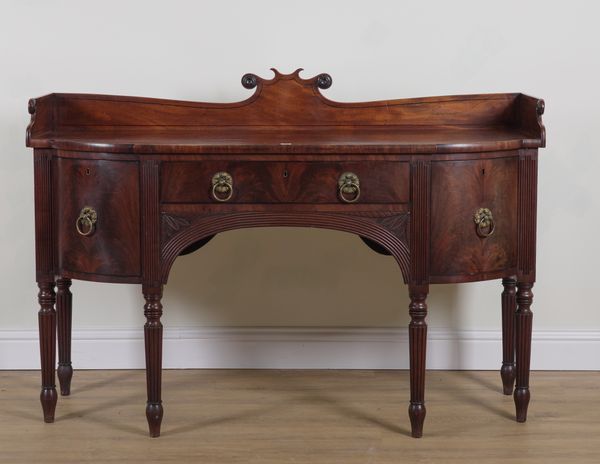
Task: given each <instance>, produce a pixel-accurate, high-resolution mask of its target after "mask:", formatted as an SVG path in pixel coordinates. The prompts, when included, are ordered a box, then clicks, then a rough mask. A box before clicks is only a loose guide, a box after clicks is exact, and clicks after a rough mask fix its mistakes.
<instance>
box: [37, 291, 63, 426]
mask: <svg viewBox="0 0 600 464" xmlns="http://www.w3.org/2000/svg"><path fill="white" fill-rule="evenodd" d="M38 288H39V292H38V301H39V304H40V310H39V312H38V323H39V331H40V358H41V367H42V391H41V393H40V402H41V403H42V410H43V411H44V421H45V422H54V411H55V410H56V401H57V399H58V395H57V393H56V384H55V376H54V369H55V363H56V312H55V310H54V303H55V299H56V298H55V295H54V282H38Z"/></svg>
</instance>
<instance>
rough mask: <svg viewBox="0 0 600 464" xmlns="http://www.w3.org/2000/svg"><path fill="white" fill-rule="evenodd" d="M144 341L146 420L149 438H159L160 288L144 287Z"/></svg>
mask: <svg viewBox="0 0 600 464" xmlns="http://www.w3.org/2000/svg"><path fill="white" fill-rule="evenodd" d="M143 291H144V298H145V299H146V304H145V305H144V315H145V316H146V324H145V325H144V341H145V346H146V388H147V391H148V402H147V403H146V418H147V419H148V426H149V429H150V436H151V437H158V436H160V424H161V421H162V416H163V407H162V401H161V374H162V333H163V328H162V323H161V322H160V317H161V316H162V304H161V301H160V300H161V298H162V287H153V288H147V287H144V290H143Z"/></svg>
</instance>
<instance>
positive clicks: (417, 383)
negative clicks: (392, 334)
mask: <svg viewBox="0 0 600 464" xmlns="http://www.w3.org/2000/svg"><path fill="white" fill-rule="evenodd" d="M427 292H428V289H427V287H415V288H409V293H410V306H409V314H410V324H409V326H408V339H409V345H410V406H409V407H408V416H409V417H410V425H411V428H412V436H413V437H415V438H420V437H421V436H422V435H423V422H424V420H425V351H426V348H427V323H426V322H425V317H426V316H427V303H426V298H427Z"/></svg>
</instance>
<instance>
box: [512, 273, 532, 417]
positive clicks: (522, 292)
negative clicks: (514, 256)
mask: <svg viewBox="0 0 600 464" xmlns="http://www.w3.org/2000/svg"><path fill="white" fill-rule="evenodd" d="M532 287H533V283H531V282H519V283H518V284H517V288H518V290H517V312H516V329H517V350H516V351H517V382H516V386H515V393H514V399H515V406H516V409H517V422H525V421H526V420H527V406H528V405H529V398H530V393H529V362H530V358H531V326H532V320H533V313H532V312H531V303H532V301H533V292H532V291H531V289H532Z"/></svg>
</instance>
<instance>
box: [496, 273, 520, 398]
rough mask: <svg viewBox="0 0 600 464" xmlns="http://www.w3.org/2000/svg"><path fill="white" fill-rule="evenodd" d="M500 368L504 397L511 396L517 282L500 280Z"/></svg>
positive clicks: (513, 380) (505, 279) (514, 373)
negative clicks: (501, 289)
mask: <svg viewBox="0 0 600 464" xmlns="http://www.w3.org/2000/svg"><path fill="white" fill-rule="evenodd" d="M502 285H503V286H504V290H503V291H502V367H501V368H500V377H501V378H502V386H503V391H504V394H505V395H511V394H512V392H513V387H514V385H515V375H516V372H515V308H516V291H515V287H516V286H517V281H516V279H515V278H514V277H509V278H504V279H502Z"/></svg>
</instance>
